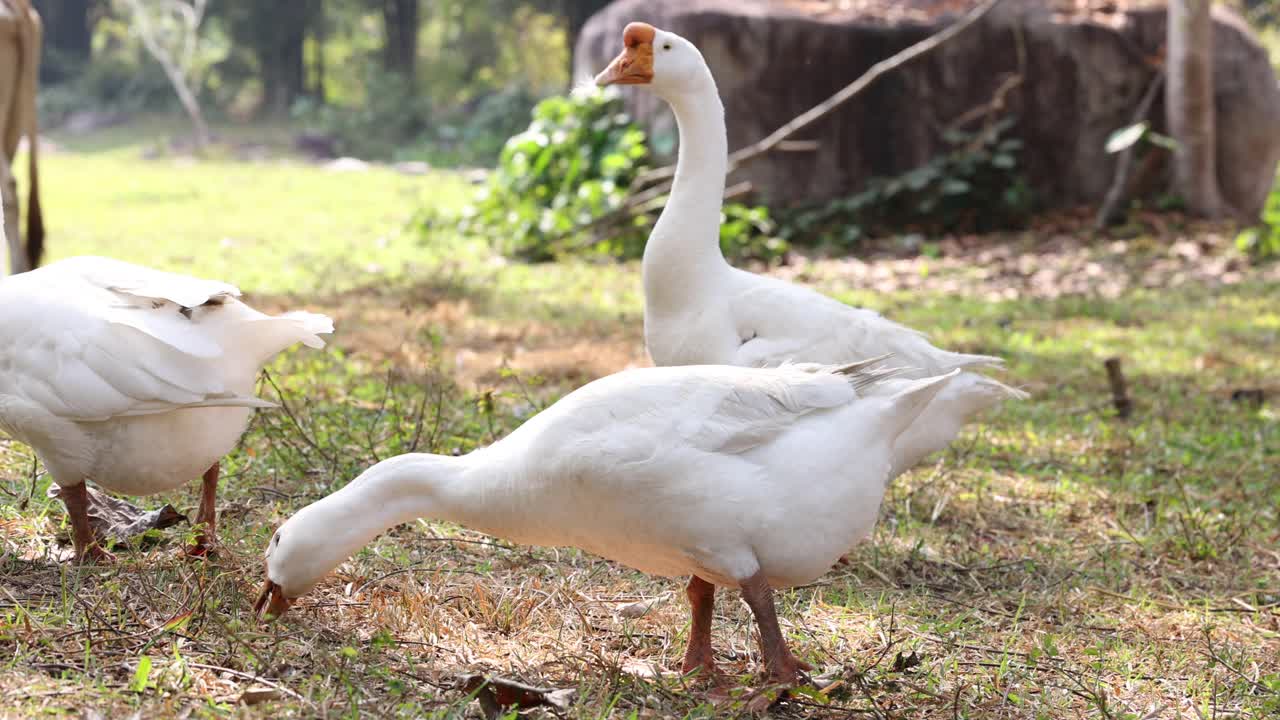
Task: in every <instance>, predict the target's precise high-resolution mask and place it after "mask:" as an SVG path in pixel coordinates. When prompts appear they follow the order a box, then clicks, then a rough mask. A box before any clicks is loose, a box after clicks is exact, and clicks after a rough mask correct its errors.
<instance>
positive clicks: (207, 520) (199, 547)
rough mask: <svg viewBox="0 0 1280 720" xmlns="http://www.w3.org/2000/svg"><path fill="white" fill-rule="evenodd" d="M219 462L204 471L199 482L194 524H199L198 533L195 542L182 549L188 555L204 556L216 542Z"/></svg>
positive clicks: (210, 551)
mask: <svg viewBox="0 0 1280 720" xmlns="http://www.w3.org/2000/svg"><path fill="white" fill-rule="evenodd" d="M219 468H220V466H219V463H216V462H215V463H214V464H213V465H212V466H211V467H210V468H209V469H208V470H206V471H205V473H204V477H203V478H201V484H200V510H199V511H198V512H197V514H196V525H199V526H200V534H199V535H197V536H196V544H195V545H191V546H189V547H187V548H185V549H184V550H183V552H184V553H185V554H186V555H187V556H189V557H204V556H205V555H208V554H210V553H212V552H213V548H214V546H215V545H217V544H218V532H217V530H218V510H217V507H216V504H217V494H218V472H219Z"/></svg>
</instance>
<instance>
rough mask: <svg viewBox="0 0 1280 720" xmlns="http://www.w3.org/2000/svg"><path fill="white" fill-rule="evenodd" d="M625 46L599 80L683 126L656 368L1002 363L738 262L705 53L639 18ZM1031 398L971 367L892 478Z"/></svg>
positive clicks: (652, 299) (654, 297) (650, 331)
mask: <svg viewBox="0 0 1280 720" xmlns="http://www.w3.org/2000/svg"><path fill="white" fill-rule="evenodd" d="M623 46H624V48H623V50H622V53H621V54H620V55H619V56H618V57H617V58H616V59H615V60H614V61H613V62H612V63H611V64H610V65H609V67H607V68H606V69H605V70H604V71H602V72H601V73H600V74H599V75H598V76H596V84H597V85H600V86H605V85H643V86H645V87H647V88H649V89H650V90H652V91H653V92H654V93H655V94H657V95H658V96H659V97H661V98H662V99H663V100H665V101H666V102H667V104H669V105H670V106H671V110H672V112H674V113H675V118H676V124H677V126H678V127H679V132H680V149H679V156H678V158H677V162H676V173H675V181H674V184H673V186H672V189H671V196H670V199H669V200H668V202H667V206H666V208H665V209H664V210H663V212H662V216H661V217H660V218H659V219H658V222H657V224H656V225H655V226H654V228H653V232H652V234H651V235H650V236H649V242H648V244H647V245H646V246H645V250H644V261H643V273H644V331H645V345H646V346H647V348H648V350H649V355H650V356H651V357H652V358H653V362H654V364H656V365H690V364H725V365H739V366H745V367H761V366H768V365H777V364H779V363H782V362H791V361H798V362H815V363H835V362H841V361H843V359H845V358H849V357H871V356H875V355H883V354H886V353H892V354H893V356H894V358H895V360H896V361H898V362H901V363H902V364H903V365H906V366H909V367H911V368H915V370H916V376H917V377H924V376H927V375H935V374H939V373H943V372H947V371H949V370H952V369H955V368H980V367H997V366H999V365H1001V364H1002V363H1003V361H1002V360H1001V359H1000V358H997V357H992V356H988V355H966V354H962V353H955V352H948V351H945V350H940V349H938V348H936V347H934V346H933V345H932V344H930V342H929V341H928V339H927V338H926V337H925V336H924V335H923V334H921V333H919V332H917V331H915V330H912V329H910V328H907V327H904V326H902V325H899V324H897V323H895V322H892V321H890V320H887V319H885V318H884V317H881V316H880V315H879V314H878V313H876V312H874V311H872V310H866V309H861V308H854V307H849V306H848V305H845V304H844V303H841V302H839V301H837V300H834V299H832V298H829V297H826V296H825V295H822V294H820V293H817V292H814V291H813V290H810V289H808V288H804V287H801V286H798V285H793V284H791V283H787V282H784V281H781V280H777V279H774V278H770V277H765V276H762V275H756V274H754V273H749V272H745V271H743V270H739V269H737V268H734V267H733V266H731V265H730V264H729V263H728V262H726V261H725V259H724V256H723V255H722V254H721V252H720V211H721V204H722V198H723V196H724V189H725V174H726V172H727V170H728V162H729V161H728V135H727V133H726V130H725V119H724V106H723V104H722V103H721V102H720V95H719V92H718V91H717V90H716V82H715V79H714V78H713V77H712V75H711V70H710V69H709V68H708V67H707V64H706V62H705V61H704V60H703V58H702V54H701V53H700V52H698V48H697V47H695V46H694V45H693V44H692V43H690V42H689V41H688V40H685V39H684V38H682V37H680V36H679V35H676V34H675V33H672V32H666V31H663V30H659V29H657V28H654V27H653V26H651V25H647V24H645V23H638V22H637V23H631V24H630V25H628V26H627V27H626V29H625V31H624V33H623ZM1007 397H1019V398H1020V397H1025V393H1022V392H1021V391H1018V390H1014V389H1012V388H1009V387H1007V386H1005V385H1003V384H1001V383H999V382H997V381H995V380H992V379H990V378H987V377H984V376H982V375H978V374H975V373H972V372H965V373H964V374H963V375H962V376H961V377H960V379H959V380H958V381H957V382H953V383H951V384H949V385H948V386H947V389H946V391H944V392H943V393H940V394H939V395H938V397H937V399H936V400H935V401H934V402H933V404H932V405H930V407H928V408H927V409H926V410H925V411H924V412H923V413H921V415H920V420H919V421H918V422H917V423H916V424H914V425H913V426H912V427H911V428H909V429H908V430H907V432H906V433H904V435H903V438H902V440H901V442H900V443H899V447H898V448H897V450H896V452H895V459H894V470H893V473H892V475H893V476H896V475H897V474H898V473H900V472H902V471H903V470H905V469H907V468H909V467H910V466H912V465H914V464H915V463H916V462H917V461H919V460H920V459H921V458H923V457H924V456H925V455H927V454H929V453H931V452H934V451H936V450H940V449H942V448H943V447H945V446H946V445H947V444H948V443H950V442H951V440H952V439H953V438H954V437H955V435H956V433H958V432H959V430H960V426H961V425H962V424H963V423H964V422H965V421H966V420H968V419H969V418H970V417H971V416H973V415H974V414H976V413H977V412H979V411H980V410H982V409H984V408H987V407H989V406H991V405H994V404H995V403H997V402H999V401H1000V400H1002V399H1004V398H1007Z"/></svg>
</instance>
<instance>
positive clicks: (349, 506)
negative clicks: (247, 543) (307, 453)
mask: <svg viewBox="0 0 1280 720" xmlns="http://www.w3.org/2000/svg"><path fill="white" fill-rule="evenodd" d="M492 450H493V449H492V448H490V449H485V450H477V451H475V452H473V453H471V454H469V455H465V456H462V457H448V456H443V455H428V454H421V453H419V454H409V455H399V456H397V457H393V458H389V459H387V460H383V461H382V462H380V463H378V464H377V465H374V466H373V467H371V468H369V469H368V470H366V471H365V472H364V473H362V474H361V475H360V476H359V477H357V478H356V479H354V480H352V481H351V482H350V483H348V484H347V486H346V487H344V488H342V489H341V490H339V491H337V492H335V493H333V494H332V495H329V496H327V497H325V498H324V499H322V500H319V501H317V502H315V503H313V504H311V505H308V506H307V507H305V508H303V509H302V510H301V511H299V512H298V514H297V515H295V516H294V517H293V518H291V519H290V520H289V522H287V523H286V524H285V525H284V526H283V527H281V529H280V531H281V533H283V534H286V535H287V534H288V533H291V532H307V533H310V534H311V535H312V536H314V537H316V538H321V539H322V541H321V542H320V543H318V544H317V545H318V547H319V548H320V549H319V550H317V551H316V552H315V555H314V556H312V557H308V558H299V559H296V561H297V562H304V563H307V564H308V565H310V567H309V568H308V572H307V573H306V574H309V575H311V576H312V577H315V578H319V577H321V576H323V575H325V574H327V573H328V572H329V571H330V570H332V569H333V568H335V567H337V566H338V565H339V564H341V563H342V562H343V561H344V560H346V559H347V558H349V557H351V556H352V555H353V554H355V553H356V552H357V551H358V550H359V549H360V548H362V547H364V546H365V545H367V544H368V543H369V542H370V541H372V540H373V539H374V538H375V537H377V536H378V535H380V534H381V533H382V532H384V531H386V530H388V529H390V528H393V527H395V526H397V525H400V524H403V523H406V522H409V521H412V520H416V519H418V518H430V519H434V520H445V521H448V522H454V523H457V524H459V525H463V526H466V527H469V528H472V529H475V530H479V531H481V532H485V533H489V534H494V535H498V536H502V537H519V536H521V535H523V534H524V533H523V532H522V527H523V525H524V524H525V523H526V522H527V521H528V519H530V518H537V517H538V513H536V512H531V510H533V508H531V507H530V505H531V503H530V502H529V498H528V497H527V496H528V486H527V484H526V483H522V482H519V480H520V479H521V472H522V471H521V469H520V468H521V467H522V466H521V465H517V466H510V465H508V464H506V463H502V462H494V461H495V460H497V458H496V457H494V456H493V453H492V452H491V451H492Z"/></svg>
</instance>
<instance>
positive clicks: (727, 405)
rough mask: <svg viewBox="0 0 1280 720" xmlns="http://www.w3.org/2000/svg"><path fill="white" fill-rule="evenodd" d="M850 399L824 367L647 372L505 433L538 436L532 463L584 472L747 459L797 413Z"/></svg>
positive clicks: (572, 398) (577, 394)
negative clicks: (551, 460)
mask: <svg viewBox="0 0 1280 720" xmlns="http://www.w3.org/2000/svg"><path fill="white" fill-rule="evenodd" d="M856 399H857V391H856V390H855V389H854V386H853V384H852V383H851V382H850V381H849V378H848V377H846V376H843V375H839V374H835V373H833V372H832V371H831V369H830V368H825V369H823V370H821V371H814V370H812V369H802V368H783V369H771V370H760V369H755V368H738V367H732V366H720V365H708V366H683V367H663V368H644V369H639V370H628V371H624V372H621V373H617V374H615V375H610V376H608V377H605V378H602V379H600V380H596V381H595V382H592V383H590V384H589V385H586V386H584V387H582V388H579V389H578V390H576V391H574V392H573V393H570V394H569V395H568V396H566V397H565V398H564V399H562V400H561V401H560V402H558V403H556V405H555V406H553V407H552V408H551V409H549V410H548V411H546V412H544V413H543V414H542V415H539V416H538V417H536V418H534V419H533V420H532V421H530V422H529V423H526V424H525V426H523V427H521V428H520V429H519V430H517V431H516V432H515V433H513V434H512V436H511V437H512V438H513V440H514V439H515V438H516V437H517V436H520V435H523V434H524V433H526V432H528V433H540V434H539V436H538V438H537V439H536V440H535V441H534V442H535V444H536V445H538V446H539V447H540V448H541V449H540V450H535V451H531V452H530V457H560V458H568V459H570V460H571V461H572V462H574V463H575V464H580V465H582V466H583V467H582V468H581V470H587V469H588V468H590V469H592V470H600V469H604V471H605V472H607V469H608V468H616V467H620V466H625V465H630V464H635V463H647V462H650V461H652V460H654V459H655V458H659V457H662V456H664V455H666V454H669V453H670V452H672V451H673V450H689V449H692V450H696V451H700V452H704V453H717V454H722V455H723V454H735V455H736V454H740V453H744V452H746V451H748V450H750V449H752V448H754V447H757V446H759V445H762V444H765V443H768V442H769V441H770V440H771V439H773V438H774V437H777V436H778V435H779V434H781V433H782V432H784V431H785V430H786V429H787V428H788V427H790V426H791V425H792V423H793V422H794V421H795V420H796V419H797V418H799V417H802V416H804V415H807V414H809V413H812V412H815V411H821V410H824V409H828V408H834V407H838V406H842V405H845V404H848V403H850V402H853V401H854V400H856ZM516 442H519V441H518V440H517V441H516ZM567 472H568V473H569V475H572V474H573V471H567Z"/></svg>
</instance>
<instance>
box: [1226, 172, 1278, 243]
mask: <svg viewBox="0 0 1280 720" xmlns="http://www.w3.org/2000/svg"><path fill="white" fill-rule="evenodd" d="M1236 247H1238V248H1240V251H1241V252H1244V253H1248V255H1249V256H1250V257H1252V258H1253V259H1254V260H1255V261H1265V260H1274V259H1276V258H1280V184H1278V185H1276V187H1273V188H1272V189H1271V194H1270V195H1268V196H1267V204H1266V205H1265V206H1264V207H1263V208H1262V222H1261V223H1259V224H1258V225H1256V226H1254V227H1251V228H1246V229H1245V230H1243V231H1241V232H1240V234H1239V235H1237V236H1236Z"/></svg>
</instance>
